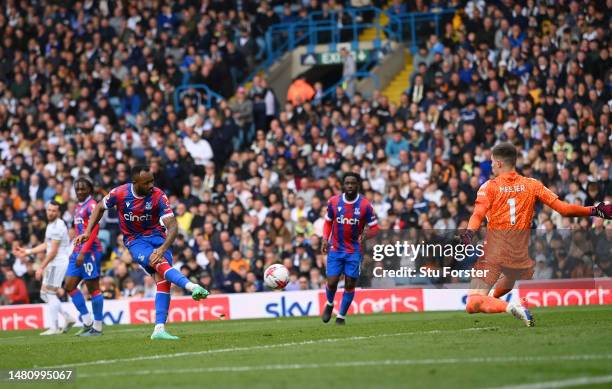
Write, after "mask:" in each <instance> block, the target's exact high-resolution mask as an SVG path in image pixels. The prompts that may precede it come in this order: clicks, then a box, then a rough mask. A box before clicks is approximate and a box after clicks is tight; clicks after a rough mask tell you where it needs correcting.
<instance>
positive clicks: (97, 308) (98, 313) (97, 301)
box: [91, 290, 104, 321]
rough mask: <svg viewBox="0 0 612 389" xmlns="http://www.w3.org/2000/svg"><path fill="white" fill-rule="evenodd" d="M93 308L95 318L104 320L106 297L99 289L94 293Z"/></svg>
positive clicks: (92, 298)
mask: <svg viewBox="0 0 612 389" xmlns="http://www.w3.org/2000/svg"><path fill="white" fill-rule="evenodd" d="M91 309H92V311H93V315H94V320H96V321H102V318H103V317H104V297H103V296H102V293H100V291H99V290H96V291H94V292H93V293H92V297H91Z"/></svg>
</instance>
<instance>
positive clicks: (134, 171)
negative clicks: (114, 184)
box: [132, 164, 151, 178]
mask: <svg viewBox="0 0 612 389" xmlns="http://www.w3.org/2000/svg"><path fill="white" fill-rule="evenodd" d="M150 170H151V169H150V167H149V165H145V164H138V165H136V166H134V167H133V168H132V178H135V177H138V176H139V175H140V173H142V172H149V171H150Z"/></svg>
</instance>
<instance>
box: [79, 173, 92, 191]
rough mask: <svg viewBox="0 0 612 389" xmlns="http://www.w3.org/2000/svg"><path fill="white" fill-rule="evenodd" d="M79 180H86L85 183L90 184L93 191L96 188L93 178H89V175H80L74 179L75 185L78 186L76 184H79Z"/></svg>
mask: <svg viewBox="0 0 612 389" xmlns="http://www.w3.org/2000/svg"><path fill="white" fill-rule="evenodd" d="M79 182H84V183H85V185H87V186H89V189H90V190H91V191H93V189H94V184H93V181H92V180H91V178H89V177H87V176H80V177H78V178H77V179H76V180H74V186H75V187H76V185H77V184H78V183H79Z"/></svg>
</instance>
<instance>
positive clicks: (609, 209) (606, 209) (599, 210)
mask: <svg viewBox="0 0 612 389" xmlns="http://www.w3.org/2000/svg"><path fill="white" fill-rule="evenodd" d="M591 216H597V217H600V218H602V219H612V204H606V203H604V202H601V203H599V204H597V205H596V206H594V207H593V208H591Z"/></svg>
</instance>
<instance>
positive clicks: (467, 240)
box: [459, 230, 474, 245]
mask: <svg viewBox="0 0 612 389" xmlns="http://www.w3.org/2000/svg"><path fill="white" fill-rule="evenodd" d="M459 240H460V241H461V243H462V244H464V245H468V244H472V241H473V240H474V231H472V230H465V231H464V232H463V233H461V234H460V235H459Z"/></svg>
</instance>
